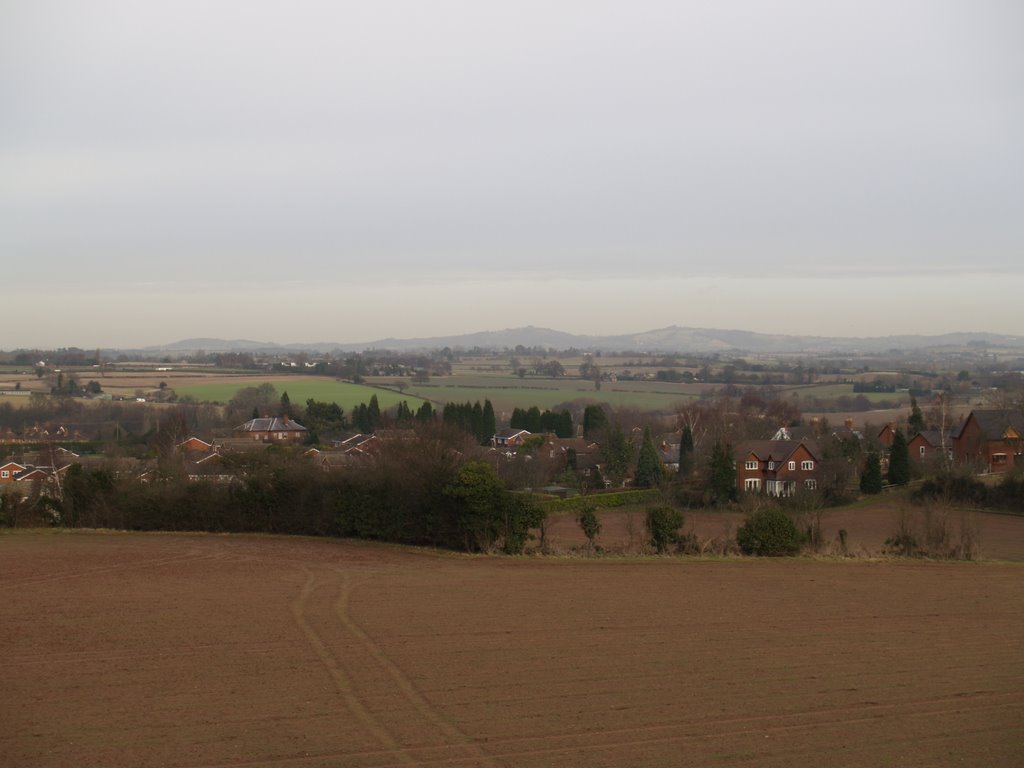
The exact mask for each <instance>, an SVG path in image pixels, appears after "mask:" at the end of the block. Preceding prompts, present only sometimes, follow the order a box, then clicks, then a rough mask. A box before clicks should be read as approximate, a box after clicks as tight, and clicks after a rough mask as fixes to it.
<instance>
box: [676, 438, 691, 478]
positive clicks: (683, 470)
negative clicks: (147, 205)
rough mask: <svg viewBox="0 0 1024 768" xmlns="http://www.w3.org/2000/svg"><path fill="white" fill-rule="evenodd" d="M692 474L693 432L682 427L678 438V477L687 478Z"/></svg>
mask: <svg viewBox="0 0 1024 768" xmlns="http://www.w3.org/2000/svg"><path fill="white" fill-rule="evenodd" d="M692 472H693V430H691V429H690V428H689V427H683V433H682V434H681V435H680V436H679V476H680V477H689V476H690V474H691V473H692Z"/></svg>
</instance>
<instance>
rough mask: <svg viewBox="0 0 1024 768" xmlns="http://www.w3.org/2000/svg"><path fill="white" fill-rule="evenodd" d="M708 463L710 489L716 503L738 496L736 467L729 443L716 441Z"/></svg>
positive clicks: (731, 499)
mask: <svg viewBox="0 0 1024 768" xmlns="http://www.w3.org/2000/svg"><path fill="white" fill-rule="evenodd" d="M708 465H709V466H708V468H709V478H708V490H709V491H710V492H711V498H712V499H713V500H714V502H715V504H722V503H724V502H727V501H733V500H734V499H735V498H736V468H735V467H734V466H733V461H732V455H731V451H730V450H729V445H728V444H727V443H722V442H718V443H715V445H714V447H713V448H712V449H711V458H710V459H709V461H708Z"/></svg>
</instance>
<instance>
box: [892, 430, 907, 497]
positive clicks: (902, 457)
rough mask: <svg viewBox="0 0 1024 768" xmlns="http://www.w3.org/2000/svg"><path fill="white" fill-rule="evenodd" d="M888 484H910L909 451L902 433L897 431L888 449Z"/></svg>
mask: <svg viewBox="0 0 1024 768" xmlns="http://www.w3.org/2000/svg"><path fill="white" fill-rule="evenodd" d="M889 482H890V483H892V484H893V485H906V484H907V483H909V482H910V450H909V449H908V448H907V439H906V438H905V437H904V436H903V431H902V430H899V429H897V430H896V434H894V435H893V437H892V447H891V448H890V449H889Z"/></svg>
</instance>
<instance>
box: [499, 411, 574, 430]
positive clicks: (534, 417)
mask: <svg viewBox="0 0 1024 768" xmlns="http://www.w3.org/2000/svg"><path fill="white" fill-rule="evenodd" d="M509 426H510V427H512V428H513V429H525V430H526V431H527V432H533V433H540V432H553V433H554V434H555V436H556V437H572V436H573V426H572V414H571V413H569V411H567V410H564V409H563V410H561V411H558V412H557V413H556V412H554V411H548V410H545V411H544V412H543V413H542V412H541V410H540V408H538V407H537V406H535V405H534V406H531V407H530V408H525V409H524V408H514V409H513V410H512V418H511V419H510V420H509Z"/></svg>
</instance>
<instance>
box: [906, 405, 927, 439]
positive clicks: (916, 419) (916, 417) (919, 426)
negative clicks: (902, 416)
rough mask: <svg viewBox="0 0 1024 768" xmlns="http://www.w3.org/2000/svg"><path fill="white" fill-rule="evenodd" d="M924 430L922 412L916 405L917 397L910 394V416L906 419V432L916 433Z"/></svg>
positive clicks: (909, 433)
mask: <svg viewBox="0 0 1024 768" xmlns="http://www.w3.org/2000/svg"><path fill="white" fill-rule="evenodd" d="M923 431H924V414H923V413H921V409H920V407H918V405H917V398H915V397H914V396H913V395H911V396H910V418H909V419H907V434H908V435H916V434H918V433H919V432H923Z"/></svg>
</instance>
